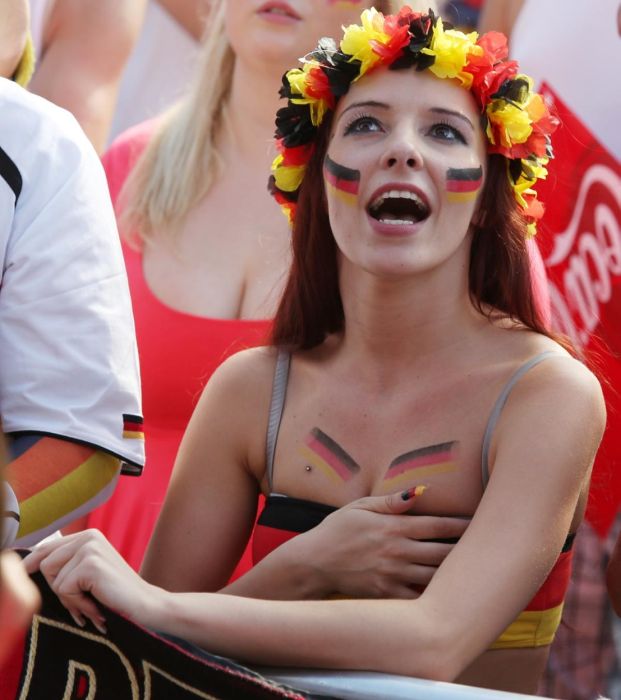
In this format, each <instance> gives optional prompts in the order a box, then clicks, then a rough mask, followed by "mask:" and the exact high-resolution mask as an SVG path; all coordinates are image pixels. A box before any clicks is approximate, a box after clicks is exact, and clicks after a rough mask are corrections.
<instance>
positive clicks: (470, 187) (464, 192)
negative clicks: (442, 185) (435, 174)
mask: <svg viewBox="0 0 621 700" xmlns="http://www.w3.org/2000/svg"><path fill="white" fill-rule="evenodd" d="M482 182H483V168H482V167H481V166H480V165H479V167H478V168H449V169H448V170H447V171H446V191H447V192H448V199H449V202H467V201H470V200H472V199H475V198H476V196H477V194H478V192H479V190H480V189H481V183H482Z"/></svg>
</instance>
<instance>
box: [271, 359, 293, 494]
mask: <svg viewBox="0 0 621 700" xmlns="http://www.w3.org/2000/svg"><path fill="white" fill-rule="evenodd" d="M290 366H291V353H290V352H287V351H286V350H279V351H278V355H277V356H276V367H275V368H274V381H273V383H272V398H271V401H270V413H269V418H268V421H267V440H266V442H265V469H266V471H267V484H268V487H269V492H270V493H272V491H273V490H274V481H273V480H274V453H275V452H276V440H277V439H278V431H279V429H280V421H281V420H282V413H283V409H284V407H285V396H286V395H287V383H288V382H289V367H290Z"/></svg>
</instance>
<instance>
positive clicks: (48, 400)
mask: <svg viewBox="0 0 621 700" xmlns="http://www.w3.org/2000/svg"><path fill="white" fill-rule="evenodd" d="M0 262H1V263H2V267H1V269H0V421H1V424H2V430H3V432H5V433H7V434H11V433H20V432H35V433H42V434H49V435H53V436H59V437H62V438H67V439H71V440H75V441H78V442H84V443H87V444H90V445H93V446H95V447H97V448H100V449H103V450H105V451H107V452H110V453H112V454H115V455H118V456H119V457H121V458H122V459H123V460H125V461H126V462H129V463H130V464H133V465H136V466H138V467H141V466H142V465H143V464H144V442H143V440H142V439H140V432H139V429H138V428H137V426H139V425H140V423H141V402H140V378H139V372H138V356H137V350H136V338H135V332H134V322H133V316H132V310H131V302H130V297H129V288H128V284H127V277H126V273H125V267H124V263H123V257H122V253H121V247H120V243H119V239H118V233H117V229H116V223H115V217H114V212H113V209H112V204H111V202H110V196H109V194H108V187H107V183H106V179H105V175H104V172H103V168H102V166H101V163H100V161H99V158H98V157H97V155H96V153H95V151H94V150H93V148H92V146H91V144H90V142H89V141H88V139H87V138H86V136H85V135H84V133H83V132H82V130H81V128H80V127H79V125H78V123H77V122H76V120H75V119H74V118H73V116H72V115H71V114H69V112H66V111H65V110H63V109H61V108H59V107H57V106H55V105H53V104H52V103H50V102H48V101H47V100H44V99H43V98H40V97H37V96H36V95H32V94H30V93H28V92H27V91H25V90H24V89H23V88H20V87H19V86H18V85H16V84H15V83H13V82H11V81H9V80H4V79H0ZM124 425H125V428H126V436H125V437H124V436H123V432H124Z"/></svg>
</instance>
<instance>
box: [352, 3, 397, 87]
mask: <svg viewBox="0 0 621 700" xmlns="http://www.w3.org/2000/svg"><path fill="white" fill-rule="evenodd" d="M361 21H362V26H360V25H358V24H350V25H349V27H345V28H344V33H343V39H342V40H341V51H342V52H343V53H346V54H349V55H351V56H352V60H358V61H360V62H361V64H362V65H361V66H360V75H359V76H358V77H357V78H356V80H358V79H359V78H361V77H362V76H363V75H364V74H365V73H367V72H368V71H369V70H370V69H371V68H373V67H374V66H376V65H377V63H379V61H380V60H381V58H380V56H378V55H377V54H376V53H375V52H374V51H373V48H372V45H371V42H372V41H377V42H379V43H380V44H387V43H388V42H389V41H390V37H389V36H388V34H386V33H385V32H384V15H383V14H382V13H381V12H378V11H377V10H376V9H375V8H374V7H372V8H371V9H370V10H365V11H364V12H363V13H362V17H361Z"/></svg>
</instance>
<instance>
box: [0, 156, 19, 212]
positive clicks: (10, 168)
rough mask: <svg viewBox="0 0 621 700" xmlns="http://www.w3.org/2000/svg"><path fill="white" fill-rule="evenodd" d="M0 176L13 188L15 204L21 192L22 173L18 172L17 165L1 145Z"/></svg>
mask: <svg viewBox="0 0 621 700" xmlns="http://www.w3.org/2000/svg"><path fill="white" fill-rule="evenodd" d="M0 176H1V177H2V179H3V180H4V181H5V182H6V184H7V185H8V186H9V187H10V188H11V189H12V190H13V194H14V195H15V205H16V206H17V200H18V199H19V195H20V194H21V192H22V185H23V181H22V174H21V173H20V172H19V168H18V167H17V165H15V163H14V162H13V161H12V160H11V158H10V157H9V155H8V154H7V152H6V151H5V150H3V149H2V147H0Z"/></svg>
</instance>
